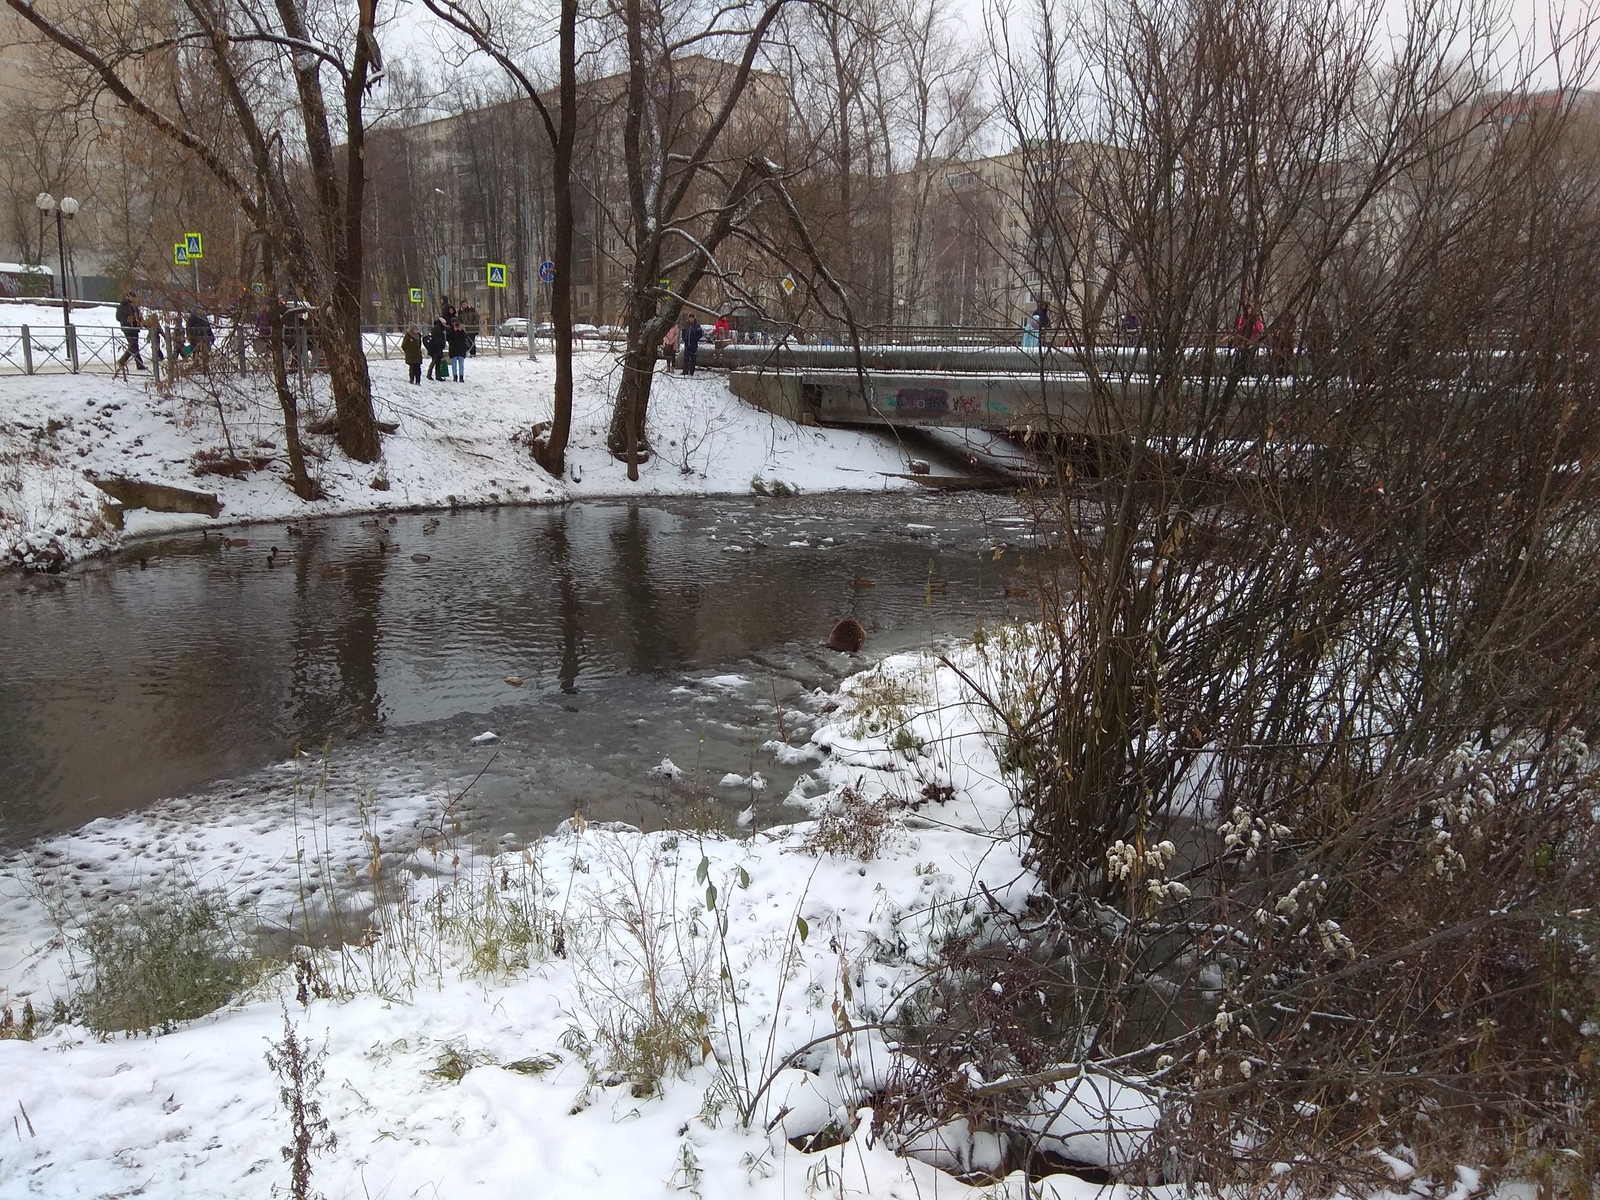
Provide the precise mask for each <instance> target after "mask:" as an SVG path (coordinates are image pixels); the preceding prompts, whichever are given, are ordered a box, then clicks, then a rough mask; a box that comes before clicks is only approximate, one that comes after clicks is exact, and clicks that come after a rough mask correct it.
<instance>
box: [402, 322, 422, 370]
mask: <svg viewBox="0 0 1600 1200" xmlns="http://www.w3.org/2000/svg"><path fill="white" fill-rule="evenodd" d="M400 357H402V358H404V359H405V360H406V378H407V379H408V380H410V382H412V383H421V382H422V330H420V329H418V328H417V327H416V326H415V325H413V326H411V327H410V328H409V329H407V330H406V332H405V336H404V337H402V338H401V339H400Z"/></svg>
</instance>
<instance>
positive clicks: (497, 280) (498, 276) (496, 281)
mask: <svg viewBox="0 0 1600 1200" xmlns="http://www.w3.org/2000/svg"><path fill="white" fill-rule="evenodd" d="M485 265H486V266H487V267H488V268H489V286H490V287H498V288H503V287H505V285H506V265H505V263H486V264H485Z"/></svg>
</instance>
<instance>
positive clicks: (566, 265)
mask: <svg viewBox="0 0 1600 1200" xmlns="http://www.w3.org/2000/svg"><path fill="white" fill-rule="evenodd" d="M424 2H425V3H426V4H427V6H428V9H429V11H430V12H432V13H434V15H436V16H437V17H439V18H440V19H441V20H442V21H445V22H446V23H447V24H449V25H450V26H451V27H452V28H454V29H457V30H459V31H460V32H461V33H463V34H465V35H466V36H467V37H468V38H469V39H470V40H471V41H472V43H473V45H475V46H476V47H477V48H478V49H479V50H481V51H483V53H485V54H487V55H488V56H489V57H490V58H491V59H493V60H494V62H495V63H497V64H498V65H499V67H500V68H501V70H503V71H504V72H505V73H506V76H507V77H508V78H509V79H511V80H512V82H513V83H515V85H516V86H517V87H518V88H519V89H520V91H521V92H522V94H523V95H524V96H526V97H527V99H528V101H529V102H530V103H531V104H532V105H533V107H534V111H535V112H536V113H537V114H538V117H539V122H540V124H541V126H542V127H543V129H544V132H545V136H546V137H547V138H548V139H549V141H550V149H551V177H552V178H551V187H552V191H553V192H554V196H555V204H554V222H553V224H554V230H553V232H554V241H555V244H554V247H553V250H552V254H551V262H552V263H553V264H554V266H555V272H556V277H555V282H554V286H553V288H552V291H551V297H550V320H551V323H552V325H553V326H554V327H555V343H556V388H555V406H554V418H553V420H552V422H551V426H550V431H549V433H548V434H547V435H546V437H545V438H544V439H542V440H541V441H539V442H537V443H536V444H535V448H534V454H535V456H536V457H537V458H538V459H539V462H540V464H541V465H542V466H543V467H544V468H545V470H547V471H549V472H550V473H551V474H552V475H557V476H559V475H560V474H561V473H562V472H563V471H564V470H565V469H566V452H567V442H568V440H569V438H570V437H571V433H572V265H573V264H572V234H573V205H572V162H573V151H574V143H575V142H576V141H577V137H578V32H577V31H578V2H577V0H560V8H559V15H558V18H557V39H556V62H557V70H558V73H559V83H558V86H557V103H556V111H555V112H554V113H552V112H551V111H550V107H549V105H547V104H546V102H545V98H544V96H543V94H542V93H541V90H540V88H539V86H538V83H537V82H536V79H535V77H534V75H533V73H532V71H533V68H532V67H531V66H530V65H528V64H527V62H526V60H525V57H524V55H525V52H526V50H527V49H528V48H530V47H532V46H535V45H537V42H536V41H533V40H531V39H529V38H528V36H527V32H526V29H525V28H524V25H525V23H526V22H527V20H528V16H527V14H525V13H523V12H522V11H520V10H517V9H505V8H497V7H494V6H492V5H490V4H486V3H477V2H474V0H424ZM528 336H530V337H532V336H533V332H532V330H531V329H530V330H529V334H528Z"/></svg>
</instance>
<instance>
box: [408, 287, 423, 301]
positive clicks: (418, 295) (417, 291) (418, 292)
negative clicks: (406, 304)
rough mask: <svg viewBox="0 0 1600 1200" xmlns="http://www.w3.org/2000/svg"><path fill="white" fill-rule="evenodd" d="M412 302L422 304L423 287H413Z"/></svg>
mask: <svg viewBox="0 0 1600 1200" xmlns="http://www.w3.org/2000/svg"><path fill="white" fill-rule="evenodd" d="M411 303H413V304H421V303H422V289H421V288H412V289H411Z"/></svg>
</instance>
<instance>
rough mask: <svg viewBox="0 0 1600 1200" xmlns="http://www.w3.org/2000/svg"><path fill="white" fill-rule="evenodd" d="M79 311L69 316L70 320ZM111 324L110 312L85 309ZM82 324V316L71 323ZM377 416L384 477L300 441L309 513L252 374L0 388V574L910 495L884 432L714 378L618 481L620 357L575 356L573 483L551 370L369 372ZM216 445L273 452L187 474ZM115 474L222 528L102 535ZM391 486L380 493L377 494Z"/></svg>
mask: <svg viewBox="0 0 1600 1200" xmlns="http://www.w3.org/2000/svg"><path fill="white" fill-rule="evenodd" d="M35 308H38V311H39V314H40V315H42V316H51V315H52V314H53V320H54V321H55V322H56V323H57V324H59V318H60V313H59V310H51V309H45V308H39V306H27V305H13V306H9V308H8V309H7V311H6V312H5V313H0V316H12V317H13V319H17V320H18V321H19V323H20V318H18V317H17V316H16V314H19V313H20V314H24V315H26V314H28V313H31V311H32V310H33V309H35ZM76 311H77V310H75V314H76ZM83 315H84V319H85V321H86V322H87V321H88V320H90V319H91V318H93V319H96V320H101V321H103V323H104V324H106V325H110V324H111V323H112V322H113V320H114V314H113V312H112V310H110V309H108V308H94V309H86V310H84V313H83ZM75 319H76V315H75ZM371 371H372V381H373V394H374V402H375V407H376V410H377V413H378V416H379V419H380V420H387V421H396V422H398V423H399V430H398V432H397V433H395V434H392V435H388V436H386V437H385V438H384V440H383V459H382V461H381V462H379V463H372V464H362V463H355V462H352V461H350V460H349V459H347V458H345V457H344V456H343V454H342V453H340V452H339V450H338V448H337V447H336V446H335V445H334V444H333V441H332V439H331V438H328V437H308V438H307V443H308V445H309V446H310V447H311V448H312V449H313V450H314V451H316V453H318V454H325V455H326V458H325V459H323V460H320V461H318V460H313V473H314V474H315V475H316V477H317V478H318V482H319V483H320V484H321V487H322V489H323V491H324V493H325V499H322V500H318V501H313V502H305V501H302V500H300V499H299V498H298V497H296V496H295V495H294V493H293V492H292V491H291V490H290V488H289V485H288V473H287V465H286V461H285V458H284V454H283V450H282V443H283V431H282V429H281V427H280V423H279V414H278V406H277V400H276V398H275V395H274V394H273V392H272V390H271V387H270V384H269V383H268V381H267V380H265V379H264V378H261V377H255V376H252V377H250V378H249V379H248V380H247V381H246V382H245V384H244V385H243V386H242V387H233V386H231V385H230V386H229V387H228V388H224V389H221V392H220V396H218V395H208V394H206V393H205V391H204V389H203V388H201V387H200V386H199V385H198V384H197V383H195V382H191V381H185V382H184V384H183V385H182V386H181V387H180V388H179V389H177V390H176V391H174V392H173V393H171V394H163V393H162V392H160V391H158V390H157V389H155V388H154V387H153V386H151V384H150V381H149V378H148V376H140V375H139V374H138V373H137V372H135V374H134V378H133V379H132V380H121V379H114V378H111V377H110V376H107V375H91V374H88V373H84V374H80V375H75V376H71V375H33V376H25V375H15V376H5V377H0V562H17V561H21V562H24V563H26V564H28V565H32V566H36V567H37V566H44V565H59V564H62V563H68V562H72V561H75V560H77V559H81V558H84V557H87V556H90V555H93V554H98V553H104V552H106V551H109V550H113V549H116V548H118V547H119V546H121V545H122V544H123V543H124V541H125V540H126V539H128V538H134V537H138V536H142V535H149V534H158V533H168V532H173V531H177V530H183V529H194V528H200V527H208V526H209V527H215V526H218V525H238V524H245V523H251V522H281V521H292V520H299V519H304V518H311V517H317V516H326V515H333V514H345V513H356V512H370V511H376V512H383V511H387V510H391V509H409V508H419V507H420V508H449V507H455V506H462V507H467V506H479V505H495V504H551V503H562V502H565V501H568V500H575V499H584V498H602V497H614V496H672V495H744V494H748V493H749V492H750V490H751V481H752V479H756V478H760V479H763V480H765V481H768V486H770V481H773V480H777V481H781V482H782V483H784V484H787V485H788V486H790V487H792V488H795V489H798V490H800V491H804V492H815V491H843V490H878V489H883V488H903V487H910V486H914V485H912V484H910V483H908V482H907V481H904V480H901V479H896V478H893V476H894V475H896V474H899V473H902V472H903V471H904V470H905V456H904V453H903V451H901V450H900V449H899V447H898V446H897V445H896V444H895V442H894V439H893V438H892V437H891V436H889V435H888V434H884V433H876V432H871V431H860V430H838V429H818V428H812V427H802V426H799V425H795V424H793V423H792V422H789V421H787V420H784V419H782V418H780V417H775V416H773V415H771V414H769V413H766V412H762V411H761V410H758V409H755V408H753V407H751V406H749V405H747V404H745V403H744V402H743V401H741V400H739V399H738V398H736V397H735V396H734V395H733V394H732V393H731V392H730V391H729V390H728V388H727V383H726V380H725V378H724V377H722V376H718V375H714V374H701V375H697V376H695V377H694V378H685V377H683V376H682V375H678V374H675V375H665V374H663V375H661V376H659V377H658V378H657V381H656V385H655V389H654V392H653V394H652V400H651V413H650V436H651V441H652V444H653V445H654V446H655V447H656V455H655V457H653V458H652V459H651V460H650V461H649V462H647V463H644V464H642V465H641V467H640V478H639V480H638V481H637V482H634V483H630V482H629V481H628V479H627V468H626V466H625V465H624V464H623V463H620V462H618V461H617V460H616V459H614V458H613V457H612V456H611V455H610V453H609V452H608V451H607V450H606V447H605V436H606V429H607V424H608V421H609V416H610V407H611V400H612V397H613V395H614V392H615V386H616V375H617V371H618V367H617V360H616V356H615V355H614V354H612V353H610V352H608V351H598V350H597V351H589V352H584V353H580V354H578V355H576V356H575V362H574V375H575V380H574V401H573V408H574V413H573V429H572V441H571V444H570V446H569V450H568V455H567V459H568V464H569V469H568V472H567V477H566V478H565V479H562V480H557V479H553V478H551V477H550V476H549V475H548V474H546V473H545V472H544V471H543V470H542V469H541V468H540V467H538V466H537V465H536V464H535V463H534V462H533V460H532V458H531V457H530V455H529V453H528V450H527V447H526V445H525V442H524V441H523V440H522V438H523V437H524V436H525V435H526V434H527V432H528V430H529V429H530V428H531V427H532V426H533V425H534V424H535V423H536V422H539V421H546V420H548V419H549V418H550V415H551V403H552V401H551V393H552V389H553V383H554V372H555V364H554V361H553V359H552V358H551V357H550V356H549V355H545V356H543V357H541V358H540V359H539V361H537V362H529V361H528V360H527V359H526V358H522V357H516V356H507V357H504V358H498V357H493V356H485V355H483V354H480V355H479V356H478V357H477V358H473V359H470V360H468V365H467V378H466V379H465V380H464V381H463V382H460V383H455V382H447V383H436V382H432V381H424V382H423V383H422V384H420V385H416V386H413V385H410V384H408V383H407V382H406V374H405V371H406V369H405V364H404V363H402V362H401V361H400V360H399V359H398V358H394V359H389V360H384V359H381V358H374V359H373V360H372V363H371ZM314 392H315V400H316V405H317V406H318V410H319V411H323V410H326V408H327V407H328V405H329V404H330V401H329V398H328V393H327V383H326V379H325V378H324V377H318V378H316V379H315V381H314ZM219 398H220V402H221V405H222V412H223V414H224V415H225V416H226V418H227V433H228V436H229V437H230V438H231V440H232V443H233V445H234V447H235V448H236V449H237V450H238V451H239V452H240V453H241V454H243V453H249V454H262V455H267V456H270V457H271V459H272V461H271V462H270V463H269V464H268V465H267V466H266V467H265V468H264V469H262V470H260V471H256V472H253V473H251V474H249V475H246V476H245V477H244V478H242V479H230V478H225V477H222V476H218V475H210V474H208V475H201V476H197V475H196V474H195V466H194V464H195V456H196V455H197V454H199V453H201V452H208V453H215V452H218V451H220V450H222V449H223V447H224V444H225V443H224V435H223V428H222V423H221V421H220V420H219V416H218V409H217V402H218V400H219ZM86 472H90V473H98V474H101V475H127V476H130V477H133V478H136V479H140V480H145V481H149V482H155V483H164V484H173V485H178V486H181V487H186V488H191V489H199V490H202V491H207V492H214V493H215V494H216V495H217V497H218V499H219V500H220V502H221V505H222V508H221V515H220V517H218V518H208V517H204V516H199V515H196V514H188V513H155V512H149V511H146V510H143V509H140V510H136V511H132V512H129V513H127V514H126V523H125V524H126V528H125V531H124V532H123V533H120V534H119V533H117V532H116V531H114V530H112V529H110V528H108V527H107V526H106V524H105V523H104V522H103V521H101V519H100V514H101V507H102V503H103V501H104V496H103V495H102V494H101V493H100V491H99V490H98V489H97V488H96V487H95V486H94V485H93V484H92V483H90V482H89V480H88V479H87V478H86V477H85V473H86ZM375 481H376V482H377V483H379V484H380V485H381V484H383V483H384V482H387V485H388V487H387V490H375V489H374V486H373V484H374V482H375Z"/></svg>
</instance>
